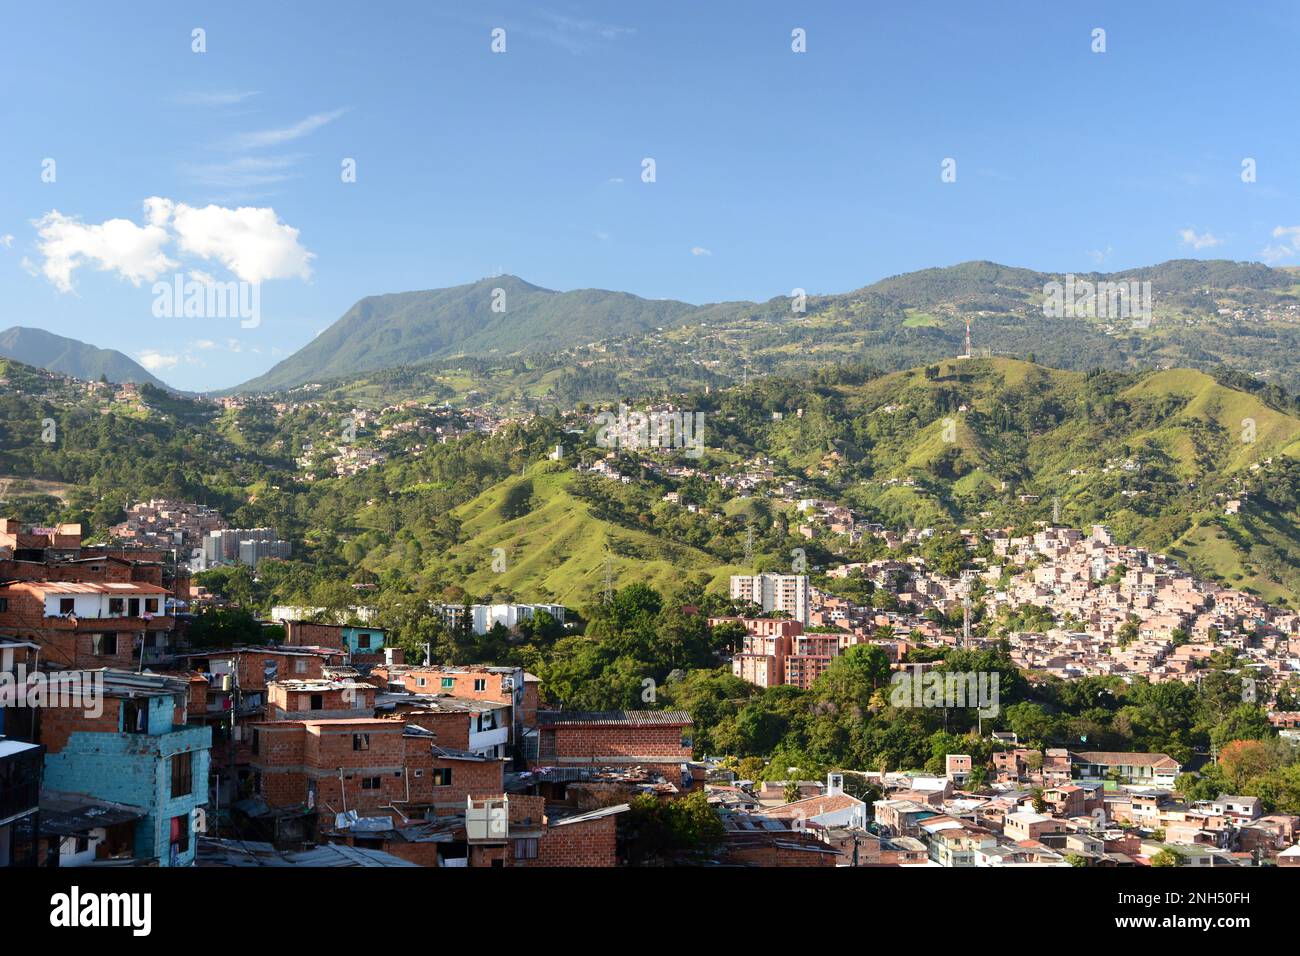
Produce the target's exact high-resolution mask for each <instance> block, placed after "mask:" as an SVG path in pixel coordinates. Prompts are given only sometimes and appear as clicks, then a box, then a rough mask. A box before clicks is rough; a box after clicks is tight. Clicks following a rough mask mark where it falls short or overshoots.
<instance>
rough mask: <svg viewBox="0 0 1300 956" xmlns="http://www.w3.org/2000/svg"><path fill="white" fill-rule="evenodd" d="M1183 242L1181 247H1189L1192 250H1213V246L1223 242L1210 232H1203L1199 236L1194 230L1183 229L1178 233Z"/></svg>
mask: <svg viewBox="0 0 1300 956" xmlns="http://www.w3.org/2000/svg"><path fill="white" fill-rule="evenodd" d="M1178 235H1179V237H1180V238H1181V239H1182V241H1183V245H1185V246H1191V247H1192V248H1193V249H1196V250H1198V251H1199V250H1201V249H1213V248H1214V247H1215V246H1218V245H1222V243H1223V240H1222V239H1220V238H1219V237H1218V236H1215V235H1213V234H1212V233H1210V232H1203V233H1200V234H1199V235H1198V234H1197V232H1196V229H1195V228H1189V229H1183V230H1181V231H1180V232H1179V233H1178Z"/></svg>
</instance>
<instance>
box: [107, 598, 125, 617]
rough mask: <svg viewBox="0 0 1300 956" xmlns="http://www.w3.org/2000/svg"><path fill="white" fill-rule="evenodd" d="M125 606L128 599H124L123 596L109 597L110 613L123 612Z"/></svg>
mask: <svg viewBox="0 0 1300 956" xmlns="http://www.w3.org/2000/svg"><path fill="white" fill-rule="evenodd" d="M125 608H126V601H124V600H123V599H122V598H109V599H108V613H109V614H121V613H122V611H123V610H124V609H125Z"/></svg>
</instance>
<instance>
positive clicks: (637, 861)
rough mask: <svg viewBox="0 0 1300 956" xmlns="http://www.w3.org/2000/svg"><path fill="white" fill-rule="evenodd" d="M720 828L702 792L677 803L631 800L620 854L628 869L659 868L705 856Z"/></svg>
mask: <svg viewBox="0 0 1300 956" xmlns="http://www.w3.org/2000/svg"><path fill="white" fill-rule="evenodd" d="M723 832H724V828H723V825H722V820H721V819H720V818H719V817H718V814H717V812H716V811H715V810H714V809H713V807H711V806H710V805H709V801H708V797H707V795H706V794H705V793H704V791H703V790H697V791H695V792H694V793H692V794H691V795H690V796H688V797H685V798H683V799H681V800H668V801H663V800H659V799H658V798H657V797H653V796H651V795H649V794H641V795H640V796H637V797H633V798H632V801H631V803H630V806H629V810H628V814H627V822H626V826H625V827H624V829H623V834H624V836H623V853H624V857H625V858H626V859H627V861H628V864H629V865H631V866H663V865H667V864H671V863H673V862H675V861H677V860H690V859H698V858H701V857H703V856H707V855H708V854H709V853H710V852H711V851H712V850H713V849H714V848H715V847H716V846H717V845H718V843H720V842H721V840H722V836H723Z"/></svg>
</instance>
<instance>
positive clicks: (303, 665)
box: [293, 658, 307, 674]
mask: <svg viewBox="0 0 1300 956" xmlns="http://www.w3.org/2000/svg"><path fill="white" fill-rule="evenodd" d="M293 672H294V673H295V674H305V673H307V661H306V659H305V658H303V659H299V660H296V661H294V662H293Z"/></svg>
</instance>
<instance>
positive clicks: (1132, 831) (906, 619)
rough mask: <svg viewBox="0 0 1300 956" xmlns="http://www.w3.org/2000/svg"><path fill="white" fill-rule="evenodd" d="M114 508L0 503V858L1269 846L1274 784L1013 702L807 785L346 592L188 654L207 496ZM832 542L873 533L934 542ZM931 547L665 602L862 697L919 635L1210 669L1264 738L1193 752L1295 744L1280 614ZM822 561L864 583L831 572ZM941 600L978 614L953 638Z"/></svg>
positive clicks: (1028, 548)
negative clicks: (921, 748)
mask: <svg viewBox="0 0 1300 956" xmlns="http://www.w3.org/2000/svg"><path fill="white" fill-rule="evenodd" d="M606 480H617V479H606ZM795 506H796V511H797V512H798V513H800V514H802V515H804V516H805V518H806V519H807V520H808V521H809V522H810V526H811V525H820V524H828V525H836V526H838V532H837V533H841V534H845V535H847V534H848V533H849V532H850V531H851V530H853V528H854V527H855V525H856V519H855V516H854V515H853V514H852V512H851V510H850V509H845V508H843V507H841V506H838V505H835V504H834V503H831V502H825V501H816V500H805V501H798V502H795ZM132 514H133V515H144V516H147V520H148V524H149V525H150V526H151V527H150V529H149V530H148V531H147V532H142V529H141V525H140V523H137V522H135V521H132V522H130V523H128V524H127V525H124V526H122V527H119V528H117V529H115V534H114V539H115V540H114V542H113V543H112V544H108V545H93V544H86V543H84V542H83V535H82V529H81V528H80V526H77V525H62V526H59V527H53V528H48V527H47V528H39V527H38V528H33V527H24V526H22V525H21V524H20V523H19V522H17V521H15V520H13V519H3V520H0V581H3V584H0V678H2V679H3V685H0V687H2V689H3V692H4V693H5V695H6V699H5V706H4V707H3V708H0V720H3V724H0V734H3V737H0V770H2V771H3V774H4V779H5V781H6V787H5V791H4V792H5V804H4V807H3V819H4V821H5V822H4V823H3V825H2V829H0V834H3V840H0V848H3V851H4V863H5V864H6V865H38V866H95V865H110V864H121V863H126V862H131V863H134V864H137V865H152V866H162V867H169V866H192V865H198V866H254V865H266V864H267V862H268V861H272V860H273V861H275V863H276V864H277V865H289V866H292V865H304V866H311V865H324V864H326V862H327V861H328V862H329V865H368V866H374V865H381V866H423V867H453V868H455V867H493V866H579V867H613V866H622V865H637V864H653V863H660V864H662V863H667V862H675V863H677V864H683V863H694V864H705V863H712V864H725V865H735V866H780V867H784V866H827V867H837V866H839V867H855V866H856V867H863V866H879V867H894V866H941V867H948V866H998V867H1009V866H1081V865H1089V866H1107V867H1109V866H1115V867H1124V866H1150V865H1168V863H1169V861H1177V863H1178V865H1188V866H1246V867H1251V866H1282V867H1285V866H1295V865H1300V846H1298V845H1297V841H1296V827H1297V824H1300V815H1297V814H1296V813H1294V812H1289V811H1290V806H1289V805H1288V804H1287V803H1286V801H1287V800H1289V799H1291V798H1289V797H1279V796H1278V795H1276V794H1273V795H1268V796H1260V795H1257V794H1242V793H1236V792H1232V791H1230V790H1222V791H1219V790H1217V782H1218V781H1219V780H1221V779H1225V778H1224V777H1223V775H1222V774H1221V773H1219V774H1217V775H1216V774H1205V775H1201V774H1198V773H1197V768H1194V767H1191V766H1185V765H1184V763H1183V761H1181V760H1180V759H1178V758H1176V757H1174V756H1171V755H1170V754H1168V753H1163V752H1150V751H1120V750H1110V749H1105V748H1100V747H1098V746H1092V745H1089V743H1088V741H1087V735H1086V734H1079V735H1078V743H1077V745H1075V746H1066V747H1062V746H1043V745H1041V744H1039V743H1036V742H1035V740H1034V739H1033V738H1034V737H1035V736H1036V735H1039V734H1041V731H1040V730H1039V729H1038V728H1037V727H1036V726H1035V720H1034V714H1033V713H1032V712H1030V711H1028V710H1026V707H1027V705H1023V704H1022V705H1019V707H1020V709H1019V710H1017V705H1012V706H1010V707H1008V708H1006V709H1005V710H1002V712H1001V714H1000V715H995V717H994V719H992V720H990V721H988V722H987V723H988V725H987V726H985V725H984V724H985V722H984V721H983V720H979V721H977V722H976V726H975V727H972V728H966V727H954V728H953V730H954V733H953V734H951V735H944V736H943V737H942V738H941V740H942V741H943V743H944V746H940V747H939V748H938V749H936V750H935V751H934V752H933V756H932V758H931V759H929V760H927V761H926V762H925V764H924V765H917V766H898V767H895V768H888V767H885V766H881V767H855V766H837V767H833V768H831V769H829V770H827V772H826V773H825V774H824V776H821V777H818V778H813V779H809V778H807V777H805V776H803V775H802V774H801V773H800V771H801V770H802V769H804V767H802V766H800V765H797V764H796V765H792V766H790V767H789V770H790V771H792V772H791V773H790V774H788V775H786V774H782V773H779V772H778V773H773V772H772V770H773V765H775V766H776V769H777V770H780V766H779V764H780V759H779V756H778V757H777V759H776V760H775V761H769V762H768V763H767V764H766V765H764V763H763V762H755V761H754V760H752V759H746V760H739V761H738V760H736V759H735V758H734V757H726V756H719V755H714V754H709V753H708V752H706V749H707V748H702V747H701V746H699V741H698V737H697V728H696V727H695V722H696V721H695V718H693V716H692V714H691V713H690V712H689V711H688V710H687V709H681V708H675V707H672V706H644V707H636V708H624V709H617V710H605V711H591V710H582V709H570V708H565V707H556V706H554V704H553V703H552V694H551V691H550V689H548V687H547V686H546V682H545V681H543V680H541V679H540V678H539V677H538V676H535V675H534V674H532V673H530V672H529V671H528V670H527V669H525V668H524V667H522V666H514V665H506V664H499V665H498V664H492V663H477V664H452V663H442V664H439V663H434V662H432V660H431V653H430V651H431V650H432V649H431V648H425V653H424V654H423V656H422V657H420V658H419V659H415V660H409V661H408V660H407V655H406V648H405V647H403V646H401V645H399V644H397V643H396V642H395V641H394V640H392V639H391V636H390V634H389V632H388V631H387V630H386V629H385V628H384V627H382V626H379V625H375V624H370V623H362V618H363V617H370V618H371V619H373V615H361V614H358V613H356V612H357V611H359V610H361V608H355V609H353V610H351V611H349V612H346V614H345V615H344V616H345V618H346V622H339V621H338V620H337V619H336V618H337V615H334V616H332V615H330V614H329V613H326V612H325V609H323V608H301V609H287V610H288V612H289V613H295V614H301V615H303V617H301V618H296V617H290V618H281V619H278V620H262V621H257V622H256V626H257V629H258V631H259V632H261V633H262V634H264V635H266V636H267V639H266V640H259V641H248V642H244V643H239V644H232V645H230V646H203V645H202V644H201V643H200V642H199V641H196V640H195V639H194V638H195V636H196V635H195V634H194V633H193V627H194V625H195V621H196V620H198V618H196V616H195V614H194V610H195V608H196V606H198V605H201V604H204V603H208V604H212V603H214V602H215V603H223V602H222V601H221V599H220V598H219V597H218V596H214V595H211V594H208V593H205V592H204V591H203V589H201V588H198V587H197V586H196V585H194V583H193V579H192V573H191V569H190V566H189V564H188V562H187V561H186V560H185V558H186V557H188V555H183V556H181V558H180V559H178V558H177V557H176V555H174V554H172V555H169V554H168V553H166V552H165V551H163V550H160V549H158V548H157V547H153V546H152V545H153V544H154V543H155V542H156V541H159V540H163V541H175V542H177V543H178V544H182V545H185V546H187V547H189V548H191V549H193V550H194V551H195V552H196V553H197V552H199V551H200V550H201V539H200V538H199V537H196V536H195V535H197V534H199V533H200V532H202V531H203V530H204V527H203V525H202V522H207V523H213V522H220V516H218V515H211V514H206V513H205V512H204V511H203V509H201V508H199V507H197V506H193V505H187V504H186V503H183V502H167V501H153V502H149V503H148V505H147V506H142V507H141V508H137V509H135V510H133V511H132ZM196 516H199V521H200V522H201V523H200V525H198V526H196V523H195V521H196ZM221 523H223V524H224V522H221ZM864 533H866V534H870V535H877V536H879V537H880V538H881V539H882V540H884V539H886V538H888V539H890V540H891V541H892V542H893V543H894V544H896V545H898V546H900V547H901V546H902V545H903V542H904V541H906V540H908V539H911V540H914V541H918V542H924V541H926V540H927V539H930V538H932V537H934V535H935V534H936V532H935V531H934V529H926V528H922V529H905V530H903V531H902V532H900V533H898V534H894V533H891V532H887V531H885V530H884V529H882V528H869V529H867V530H866V531H865V532H864ZM187 535H188V537H187ZM142 537H143V538H144V540H140V538H142ZM957 543H958V544H959V545H960V547H961V548H963V549H964V551H965V553H966V554H967V556H968V560H966V561H963V562H962V565H963V566H962V567H960V568H959V570H958V573H956V574H945V573H943V572H942V571H939V570H937V569H935V568H931V567H930V566H929V564H928V562H927V559H926V558H925V557H923V556H920V555H915V554H914V555H912V556H910V557H907V558H884V559H876V560H872V561H866V562H846V563H843V564H840V565H838V566H836V567H834V568H831V569H829V570H827V571H826V573H825V574H824V575H822V576H821V578H819V580H822V581H824V582H825V584H826V585H827V588H823V587H818V586H813V585H811V584H810V582H809V576H808V575H807V574H778V573H767V572H763V573H758V574H754V575H734V576H732V577H731V579H730V611H731V613H716V614H712V615H706V612H705V610H704V609H703V608H700V607H682V608H680V612H681V613H682V614H684V615H686V616H688V617H695V618H697V619H700V618H705V617H706V616H707V621H700V622H699V623H700V624H701V625H702V626H704V627H705V628H707V629H708V630H709V631H712V632H713V633H715V634H726V635H729V637H728V638H727V640H726V641H725V642H723V643H718V644H716V645H715V646H716V652H715V653H716V659H717V663H718V664H719V666H720V668H722V669H726V668H729V669H730V671H731V673H732V674H734V675H735V677H736V678H739V679H740V680H741V681H743V682H745V683H746V684H751V685H756V686H758V687H761V688H763V689H765V691H769V692H774V693H775V692H779V690H780V688H782V687H789V688H795V689H797V690H798V691H800V692H809V693H820V692H822V691H824V690H825V688H826V687H827V686H828V684H829V683H833V682H835V681H838V680H843V679H844V675H846V674H847V673H849V668H853V667H858V666H861V665H866V666H868V667H869V666H872V664H883V668H882V670H881V672H880V674H879V675H878V676H879V677H880V678H881V680H880V681H878V684H879V686H877V687H876V689H875V692H874V694H872V696H873V698H874V697H875V695H876V694H880V693H881V692H882V691H883V690H884V689H885V688H886V686H887V685H886V681H891V682H892V681H896V680H897V679H898V678H899V677H900V676H905V675H908V674H915V673H919V672H920V671H923V670H927V669H929V668H931V667H934V666H937V665H939V664H942V662H943V656H942V655H943V654H944V653H945V652H947V651H949V650H952V651H959V652H967V653H973V652H978V651H981V650H992V649H996V648H1000V649H1001V650H1002V652H1003V653H1005V654H1006V655H1007V657H1008V658H1009V663H1010V664H1011V665H1013V666H1014V667H1017V668H1021V669H1023V671H1024V672H1025V673H1034V674H1039V675H1048V676H1050V678H1053V679H1058V680H1062V681H1079V680H1086V679H1089V678H1117V679H1119V680H1120V681H1123V682H1128V681H1139V682H1141V683H1143V684H1150V685H1156V686H1159V685H1165V684H1170V685H1173V684H1177V685H1180V686H1184V687H1187V686H1197V685H1199V684H1200V683H1201V682H1202V681H1203V680H1204V679H1205V678H1207V677H1209V676H1211V675H1218V676H1219V677H1223V676H1225V675H1227V674H1229V673H1230V674H1231V675H1232V676H1233V677H1235V678H1237V679H1238V680H1239V681H1241V682H1242V683H1241V686H1242V687H1243V688H1245V690H1244V691H1243V698H1242V700H1243V706H1245V707H1247V708H1250V707H1252V706H1254V705H1255V704H1256V702H1257V701H1267V702H1272V706H1270V707H1269V708H1268V709H1265V710H1259V711H1258V712H1259V713H1260V714H1261V715H1265V716H1266V720H1267V724H1266V726H1265V727H1264V728H1256V729H1255V730H1252V731H1251V732H1250V735H1249V736H1243V737H1241V739H1231V740H1229V741H1228V742H1227V743H1226V744H1225V745H1224V746H1223V752H1222V753H1216V754H1215V755H1214V757H1215V758H1216V759H1218V760H1220V761H1221V762H1222V763H1224V764H1225V765H1226V766H1229V767H1233V766H1236V765H1237V763H1238V762H1248V760H1249V755H1246V754H1243V755H1240V756H1239V757H1238V756H1234V753H1235V751H1240V750H1243V749H1248V748H1250V747H1252V746H1253V747H1256V748H1263V747H1265V746H1266V745H1265V744H1263V743H1260V741H1261V740H1267V739H1269V738H1271V739H1272V740H1273V741H1274V743H1273V744H1269V745H1267V746H1281V747H1284V748H1285V747H1294V746H1296V745H1297V743H1300V707H1292V709H1286V707H1285V706H1284V705H1285V703H1286V702H1287V701H1291V700H1294V699H1295V698H1294V696H1288V694H1294V689H1295V681H1294V677H1295V675H1296V671H1297V658H1298V657H1300V618H1298V617H1297V615H1296V614H1295V613H1292V612H1287V611H1283V610H1280V609H1278V608H1275V607H1272V606H1270V605H1268V604H1266V603H1264V602H1263V601H1260V600H1259V599H1258V598H1255V597H1254V596H1252V595H1250V594H1247V593H1244V592H1241V591H1234V590H1232V589H1230V588H1225V587H1222V586H1219V585H1216V584H1213V583H1211V582H1207V581H1204V580H1201V579H1199V578H1197V577H1196V576H1194V575H1192V574H1190V573H1188V572H1186V571H1184V570H1182V569H1181V568H1180V567H1179V566H1178V564H1177V563H1176V562H1174V561H1172V560H1170V559H1168V558H1166V557H1164V556H1162V555H1159V554H1155V553H1151V552H1148V551H1145V550H1143V549H1140V548H1134V547H1124V546H1119V545H1116V544H1115V543H1114V541H1113V539H1112V536H1111V535H1110V533H1109V532H1108V530H1107V529H1106V528H1105V527H1102V526H1096V527H1093V528H1092V529H1091V530H1090V531H1089V532H1087V533H1085V532H1084V531H1082V530H1078V529H1073V528H1068V527H1061V526H1053V525H1051V524H1050V523H1046V522H1041V523H1040V526H1039V527H1038V528H1037V529H1036V530H1033V531H1032V532H1031V533H1024V534H1017V533H1012V532H1010V531H1001V530H990V531H986V532H972V531H964V532H962V533H961V534H960V536H959V541H958V542H957ZM835 582H851V583H854V584H855V585H857V586H858V587H859V589H862V588H865V589H866V590H865V592H860V593H866V594H867V595H868V596H869V597H868V599H867V600H866V601H858V600H854V599H852V598H851V597H846V596H843V595H839V594H836V593H833V591H831V590H829V589H828V588H829V587H830V586H833V584H834V583H835ZM356 593H357V595H358V596H359V597H358V600H361V601H363V600H364V593H365V592H364V591H358V592H356ZM975 602H978V605H979V609H980V614H981V616H984V617H986V618H987V619H988V621H994V622H998V621H1000V622H1002V623H1001V624H1000V625H999V626H997V627H987V626H985V627H980V628H976V629H973V628H972V626H971V621H970V612H971V608H972V605H973V604H974V603H975ZM1030 608H1032V609H1034V611H1033V615H1037V617H1036V618H1034V617H1033V615H1027V609H1030ZM285 610H286V609H281V612H282V613H283V612H284V611H285ZM433 611H434V613H435V615H436V616H437V617H438V619H439V620H442V621H444V622H445V623H446V625H447V626H448V627H449V628H451V629H455V628H460V629H461V630H462V632H463V633H475V634H481V635H482V634H487V633H488V632H492V631H495V632H506V633H507V634H509V633H514V634H519V633H521V629H522V630H526V629H527V627H528V626H530V625H532V624H533V623H535V622H539V621H542V620H546V621H548V622H550V624H552V625H553V626H558V627H564V626H565V624H566V611H567V609H566V608H564V607H563V606H562V605H558V604H549V605H528V604H511V603H505V604H499V605H478V606H473V607H471V606H469V605H468V604H467V605H464V606H457V605H455V604H446V605H439V606H438V607H436V608H434V609H433ZM1031 618H1033V619H1031ZM958 622H959V623H958ZM408 646H409V645H408ZM1225 656H1226V659H1225ZM74 677H75V679H76V680H75V681H73V680H72V678H74ZM73 683H75V684H76V686H77V687H79V688H81V689H83V692H84V693H83V695H82V696H81V697H80V698H79V699H70V700H65V699H60V698H59V697H58V695H57V693H53V692H51V693H49V694H47V696H46V697H44V698H42V699H41V702H40V705H39V706H29V705H28V704H29V702H30V701H31V700H32V699H34V698H35V697H36V693H35V691H36V690H37V688H38V687H41V688H43V689H47V690H48V689H51V688H58V687H66V686H68V685H70V684H73ZM1288 688H1289V690H1288ZM650 700H651V701H653V696H651V698H650ZM917 700H918V701H919V696H918V698H917ZM979 703H980V704H981V705H982V704H984V703H987V702H985V701H981V702H979ZM965 704H966V702H962V704H961V705H960V706H955V707H953V710H954V717H956V718H957V719H961V718H960V717H958V715H959V714H961V713H969V711H967V710H966V707H965ZM971 704H972V705H973V704H974V702H971ZM869 706H873V707H874V706H877V705H876V704H871V705H869ZM905 706H906V705H905ZM944 713H945V719H946V715H947V706H946V705H945V709H944ZM982 713H983V712H982V711H981V714H982ZM997 716H1001V718H1002V719H1001V720H998V719H996V717H997ZM1236 716H1237V717H1239V716H1240V715H1236ZM1260 730H1262V731H1263V732H1259V731H1260ZM949 743H950V744H951V746H948V745H947V744H949ZM1197 762H1198V763H1199V764H1200V765H1201V769H1204V762H1205V759H1204V757H1200V758H1197ZM756 769H757V770H759V771H761V773H760V776H759V777H754V776H752V775H751V774H752V772H753V771H754V770H756ZM1240 779H1248V777H1241V778H1240ZM1204 781H1209V782H1210V783H1211V784H1212V785H1215V786H1216V789H1215V790H1214V792H1206V791H1205V790H1204V786H1200V785H1198V782H1204ZM1269 803H1273V804H1275V806H1272V807H1270V806H1269ZM1278 803H1281V804H1283V809H1282V810H1279V809H1278V808H1277V806H1276V804H1278Z"/></svg>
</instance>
